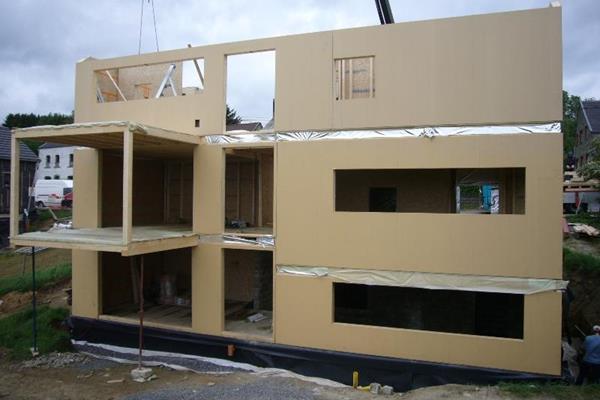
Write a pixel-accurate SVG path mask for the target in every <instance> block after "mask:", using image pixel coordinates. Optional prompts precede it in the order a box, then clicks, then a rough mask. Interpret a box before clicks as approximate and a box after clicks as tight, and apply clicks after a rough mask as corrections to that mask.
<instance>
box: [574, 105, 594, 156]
mask: <svg viewBox="0 0 600 400" xmlns="http://www.w3.org/2000/svg"><path fill="white" fill-rule="evenodd" d="M599 133H600V101H598V100H585V101H582V102H581V104H580V107H579V112H578V113H577V131H576V134H575V151H574V156H575V159H576V161H577V167H581V166H582V165H583V164H585V163H586V162H587V161H588V160H589V159H590V158H591V156H592V151H593V148H592V146H591V143H592V141H593V140H594V139H595V138H597V137H598V136H600V135H598V134H599Z"/></svg>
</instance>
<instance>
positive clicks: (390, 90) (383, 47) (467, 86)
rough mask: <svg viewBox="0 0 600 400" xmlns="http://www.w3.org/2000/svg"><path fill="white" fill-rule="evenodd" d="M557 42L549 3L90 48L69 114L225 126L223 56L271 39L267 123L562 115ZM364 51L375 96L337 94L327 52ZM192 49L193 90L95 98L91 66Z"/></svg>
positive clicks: (557, 25)
mask: <svg viewBox="0 0 600 400" xmlns="http://www.w3.org/2000/svg"><path fill="white" fill-rule="evenodd" d="M561 47H562V40H561V8H560V7H550V8H542V9H534V10H526V11H516V12H505V13H497V14H488V15H474V16H466V17H459V18H447V19H439V20H432V21H420V22H408V23H398V24H389V25H384V26H372V27H364V28H354V29H345V30H340V31H329V32H320V33H311V34H303V35H293V36H285V37H277V38H270V39H259V40H250V41H244V42H237V43H226V44H220V45H212V46H203V47H193V48H187V49H181V50H174V51H168V52H158V53H149V54H143V55H138V56H129V57H121V58H114V59H108V60H95V59H87V60H85V61H82V62H80V63H78V64H77V79H76V106H75V118H76V120H77V121H78V122H84V121H106V120H135V121H140V122H142V123H146V124H148V125H152V126H157V127H163V128H169V129H174V130H176V131H179V132H187V133H192V134H198V135H205V134H220V133H223V132H224V130H225V103H226V98H225V97H226V96H225V94H226V93H225V92H226V86H227V85H226V76H227V73H226V71H227V68H226V55H228V54H236V53H246V52H253V51H261V50H275V52H276V77H275V79H276V82H275V87H276V95H275V118H274V121H275V130H283V131H289V130H329V129H359V128H366V127H369V128H382V127H412V126H440V125H470V124H507V123H530V122H543V121H558V120H560V119H561V118H562V83H561V82H562V48H561ZM364 56H374V68H375V71H374V76H375V77H376V80H375V97H374V98H371V99H351V100H343V101H342V100H340V101H336V100H335V99H334V98H333V90H332V88H333V87H334V80H333V79H334V59H335V58H347V57H364ZM190 58H204V60H205V67H206V77H205V89H204V91H203V92H202V93H201V94H199V95H197V96H176V97H167V98H160V99H148V100H135V101H128V102H113V103H103V104H99V103H97V102H96V93H95V78H94V71H96V70H101V69H106V68H118V67H128V66H137V65H145V64H156V63H162V62H171V61H181V60H184V59H190ZM514 60H518V62H514ZM399 110H401V111H399ZM238 111H239V110H238ZM195 120H200V126H199V127H196V126H195Z"/></svg>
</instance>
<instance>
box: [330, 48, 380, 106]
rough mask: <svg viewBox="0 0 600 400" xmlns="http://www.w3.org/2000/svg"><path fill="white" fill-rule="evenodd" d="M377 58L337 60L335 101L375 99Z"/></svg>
mask: <svg viewBox="0 0 600 400" xmlns="http://www.w3.org/2000/svg"><path fill="white" fill-rule="evenodd" d="M374 64H375V57H373V56H370V57H354V58H340V59H336V60H335V99H336V100H349V99H368V98H372V97H375V69H374Z"/></svg>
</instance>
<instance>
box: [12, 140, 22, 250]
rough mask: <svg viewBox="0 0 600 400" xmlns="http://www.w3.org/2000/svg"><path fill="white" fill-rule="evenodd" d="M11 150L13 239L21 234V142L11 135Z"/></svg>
mask: <svg viewBox="0 0 600 400" xmlns="http://www.w3.org/2000/svg"><path fill="white" fill-rule="evenodd" d="M10 143H11V148H10V237H11V244H12V242H13V240H12V238H14V237H16V236H17V235H18V234H19V218H20V215H21V213H20V208H21V204H20V201H19V200H20V193H21V184H20V183H21V180H20V175H21V148H20V147H19V140H18V139H17V138H16V137H15V135H14V134H13V135H11V140H10ZM13 246H14V244H13Z"/></svg>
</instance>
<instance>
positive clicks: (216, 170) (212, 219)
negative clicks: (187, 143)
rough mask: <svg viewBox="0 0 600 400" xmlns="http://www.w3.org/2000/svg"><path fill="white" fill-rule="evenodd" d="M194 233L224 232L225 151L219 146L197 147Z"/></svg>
mask: <svg viewBox="0 0 600 400" xmlns="http://www.w3.org/2000/svg"><path fill="white" fill-rule="evenodd" d="M194 177H197V178H194V185H195V187H194V199H195V200H194V232H197V233H204V234H215V233H222V232H223V231H224V228H225V218H224V215H225V214H224V206H225V205H224V198H225V193H224V191H225V187H224V180H225V153H224V152H223V149H222V148H221V147H220V146H212V145H211V146H197V147H196V150H195V156H194Z"/></svg>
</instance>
